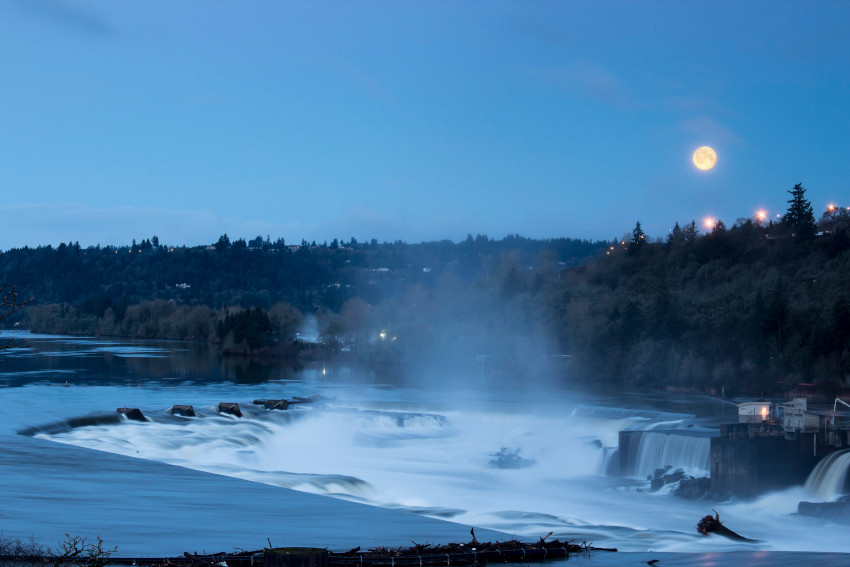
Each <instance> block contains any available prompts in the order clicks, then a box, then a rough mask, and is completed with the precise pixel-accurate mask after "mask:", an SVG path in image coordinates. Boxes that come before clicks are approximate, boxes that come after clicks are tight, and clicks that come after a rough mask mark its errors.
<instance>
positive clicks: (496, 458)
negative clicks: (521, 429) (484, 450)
mask: <svg viewBox="0 0 850 567" xmlns="http://www.w3.org/2000/svg"><path fill="white" fill-rule="evenodd" d="M519 452H520V449H516V450H515V451H511V450H510V449H508V448H507V447H502V448H501V449H500V450H499V452H498V453H494V454H492V455H490V456H491V457H493V459H492V460H491V461H490V466H491V467H495V468H497V469H524V468H528V467H530V466H532V465H533V464H534V463H535V462H536V461H535V460H534V459H523V458H522V457H520V456H519Z"/></svg>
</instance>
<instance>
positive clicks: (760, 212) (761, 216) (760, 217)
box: [756, 209, 767, 222]
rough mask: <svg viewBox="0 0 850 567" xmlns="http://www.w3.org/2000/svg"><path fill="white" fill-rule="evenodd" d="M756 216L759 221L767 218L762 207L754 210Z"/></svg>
mask: <svg viewBox="0 0 850 567" xmlns="http://www.w3.org/2000/svg"><path fill="white" fill-rule="evenodd" d="M756 218H757V219H758V220H759V222H761V221H763V220H765V219H766V218H767V211H765V210H764V209H759V210H758V211H756Z"/></svg>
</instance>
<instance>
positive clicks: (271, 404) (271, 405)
mask: <svg viewBox="0 0 850 567" xmlns="http://www.w3.org/2000/svg"><path fill="white" fill-rule="evenodd" d="M263 407H265V408H266V409H270V410H285V409H289V402H288V401H286V400H265V401H264V402H263Z"/></svg>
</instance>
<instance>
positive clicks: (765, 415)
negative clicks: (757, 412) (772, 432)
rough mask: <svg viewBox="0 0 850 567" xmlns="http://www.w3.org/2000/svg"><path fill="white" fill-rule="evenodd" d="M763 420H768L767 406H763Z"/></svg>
mask: <svg viewBox="0 0 850 567" xmlns="http://www.w3.org/2000/svg"><path fill="white" fill-rule="evenodd" d="M761 418H762V419H767V406H762V408H761Z"/></svg>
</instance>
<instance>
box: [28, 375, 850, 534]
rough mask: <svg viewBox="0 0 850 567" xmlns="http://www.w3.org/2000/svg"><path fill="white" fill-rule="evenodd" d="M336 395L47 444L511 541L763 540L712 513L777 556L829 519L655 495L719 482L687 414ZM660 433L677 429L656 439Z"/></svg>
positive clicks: (102, 427) (781, 507) (166, 419)
mask: <svg viewBox="0 0 850 567" xmlns="http://www.w3.org/2000/svg"><path fill="white" fill-rule="evenodd" d="M336 393H337V399H336V400H332V401H329V402H328V403H327V404H325V405H316V406H306V405H305V406H299V407H295V408H293V409H290V410H288V411H271V410H265V409H263V408H262V407H261V406H251V405H249V404H248V403H247V401H245V400H239V401H240V402H241V407H242V409H243V413H244V416H243V417H242V418H236V417H232V416H225V415H218V414H217V413H216V411H215V406H214V405H212V404H210V405H206V406H199V405H196V407H195V409H196V411H198V412H199V413H200V414H201V417H195V418H182V417H176V416H171V415H169V414H168V411H167V410H168V407H170V406H168V405H165V404H163V405H160V406H159V407H149V408H145V407H142V411H143V412H144V413H145V414H146V415H147V416H148V419H149V420H148V421H146V422H133V421H123V422H120V423H100V424H97V425H89V426H83V427H75V428H72V429H69V430H68V429H66V430H64V431H57V430H56V428H55V427H54V428H53V429H52V431H51V428H49V427H44V428H43V429H42V431H41V432H40V433H36V437H40V438H44V439H50V440H52V441H56V442H61V443H66V444H72V445H78V446H82V447H88V448H93V449H98V450H102V451H108V452H112V453H118V454H122V455H127V456H131V457H135V458H143V459H149V460H152V461H159V462H164V463H170V464H174V465H179V466H183V467H187V468H192V469H197V470H203V471H207V472H212V473H216V474H222V475H227V476H233V477H238V478H242V479H246V480H250V481H255V482H260V483H265V484H270V485H275V486H281V487H286V488H292V489H296V490H301V491H306V492H312V493H316V494H323V495H329V496H334V497H339V498H344V499H348V500H353V501H357V502H363V503H367V504H372V505H376V506H382V507H388V508H396V509H404V510H409V511H414V512H417V513H421V514H425V515H429V516H432V517H437V518H443V519H449V520H451V521H457V522H462V523H466V524H471V525H475V526H481V527H489V528H492V529H497V530H502V531H504V532H507V533H508V534H515V535H521V536H528V537H537V536H540V535H543V534H546V533H548V532H549V531H553V532H554V537H558V538H561V539H569V540H576V539H578V540H579V541H581V540H585V541H593V542H595V543H596V544H597V545H606V546H612V547H618V548H620V549H621V550H646V549H656V550H667V551H698V550H702V551H705V550H718V549H727V550H728V549H748V548H749V547H748V546H749V545H750V544H740V543H735V542H731V541H726V540H719V539H718V538H712V539H711V540H710V541H709V540H708V539H707V538H703V537H701V536H699V535H697V534H696V531H695V529H694V525H695V524H696V521H697V520H698V519H699V518H700V517H701V516H703V515H705V514H707V513H710V512H711V510H712V508H719V509H720V510H721V511H722V512H721V513H722V514H723V519H724V521H727V522H729V524H730V525H732V526H735V527H737V528H738V529H739V530H740V531H743V532H746V535H748V536H750V537H754V538H758V539H761V540H762V541H763V545H765V546H766V547H767V548H768V549H786V547H785V546H784V544H787V541H783V539H782V538H781V537H777V535H776V534H777V533H778V532H777V531H776V530H777V526H778V525H779V524H785V525H786V528H787V525H788V524H796V525H797V527H796V529H800V530H804V529H806V526H808V525H809V524H811V523H812V522H821V521H820V520H816V519H813V518H804V517H799V516H792V515H793V514H794V512H795V511H796V503H797V502H798V501H799V500H800V499H803V495H802V489H800V490H799V494H798V493H797V492H794V491H786V492H785V493H781V494H780V495H778V496H777V495H768V496H766V497H764V498H762V499H759V500H758V501H755V502H750V503H723V504H718V503H709V502H692V501H685V500H681V499H678V498H675V497H673V496H670V495H669V494H668V492H669V490H666V491H664V490H662V491H659V492H650V491H649V489H648V482H647V481H646V479H645V477H644V473H646V472H647V471H649V470H651V469H654V468H658V467H663V466H664V465H673V466H679V467H683V468H686V469H687V470H688V472H690V473H692V474H700V473H701V474H707V470H706V469H707V462H708V461H707V455H706V451H707V447H708V438H706V437H704V436H694V435H687V434H685V435H681V436H680V435H676V434H675V430H674V426H676V425H677V424H683V423H684V422H686V421H687V420H688V416H686V415H679V416H675V415H671V414H666V413H661V412H656V415H654V416H653V415H652V413H651V412H646V411H640V412H638V411H629V410H624V409H622V408H603V407H591V406H581V405H575V404H571V403H569V402H568V401H565V400H562V401H552V400H550V401H549V402H548V403H540V404H528V403H496V402H492V403H486V404H475V403H472V402H469V401H467V402H465V403H452V404H443V403H439V402H433V401H431V402H416V401H412V400H410V399H409V396H406V398H407V399H405V400H391V399H389V398H391V397H392V396H388V394H387V392H385V391H379V390H369V389H366V390H360V391H358V392H357V393H356V394H354V395H350V394H349V393H346V392H345V391H343V390H337V392H336ZM414 397H415V395H414ZM172 401H174V400H172ZM176 401H178V402H179V403H185V402H186V401H187V400H185V399H181V400H176ZM659 425H661V426H663V427H664V432H657V431H653V429H654V428H656V427H658V426H659ZM624 429H629V430H634V429H641V430H644V431H643V432H642V433H640V434H639V437H640V440H639V443H638V445H639V447H640V449H639V451H638V452H637V454H636V461H635V463H634V464H633V465H632V467H633V468H632V470H631V471H630V472H631V475H630V476H609V475H606V474H605V459H606V455H609V454H610V453H611V450H612V449H613V448H614V447H616V446H617V441H618V434H619V432H620V431H621V430H624ZM671 430H673V432H672V433H671ZM683 433H687V432H686V431H683ZM500 451H502V455H505V454H507V455H512V454H514V453H515V454H516V458H515V459H513V460H511V461H510V464H514V465H517V468H499V467H498V466H496V465H497V463H498V461H499V458H498V454H499V453H500ZM667 461H669V462H667ZM627 468H628V465H627ZM754 518H757V521H755V522H754ZM836 529H837V528H836ZM810 531H811V534H812V538H813V539H812V541H811V544H812V545H814V546H816V547H814V549H817V550H838V551H843V550H845V549H846V546H845V545H844V544H841V543H838V542H837V541H836V540H830V539H829V538H828V537H825V536H826V534H828V533H829V530H821V532H819V533H818V532H816V531H814V530H810ZM790 549H798V547H796V546H794V547H790Z"/></svg>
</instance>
